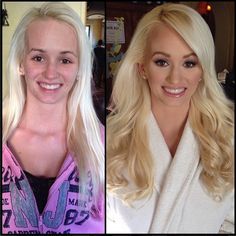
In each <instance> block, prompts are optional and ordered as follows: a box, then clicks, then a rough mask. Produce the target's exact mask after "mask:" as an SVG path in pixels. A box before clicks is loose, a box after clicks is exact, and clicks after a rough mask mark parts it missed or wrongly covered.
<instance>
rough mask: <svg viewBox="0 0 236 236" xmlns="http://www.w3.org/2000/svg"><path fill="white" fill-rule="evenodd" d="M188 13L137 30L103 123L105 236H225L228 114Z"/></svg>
mask: <svg viewBox="0 0 236 236" xmlns="http://www.w3.org/2000/svg"><path fill="white" fill-rule="evenodd" d="M214 58H215V54H214V42H213V38H212V35H211V32H210V29H209V27H208V25H207V24H206V22H205V21H204V19H203V18H202V17H201V16H200V15H199V14H198V13H197V12H196V11H195V10H194V9H192V8H190V7H188V6H185V5H182V4H173V3H167V4H163V5H161V6H158V7H156V8H154V9H153V10H151V11H150V12H148V13H147V14H146V15H144V17H143V18H142V19H141V20H140V22H139V23H138V26H137V28H136V31H135V33H134V36H133V38H132V40H131V43H130V46H129V48H128V50H127V52H126V54H125V57H124V58H123V61H122V62H121V64H120V67H119V69H118V71H117V74H116V79H115V84H114V88H113V93H112V100H111V105H110V109H111V113H110V114H109V117H108V119H107V191H108V195H107V232H109V233H110V232H116V233H118V232H119V233H121V232H123V233H131V232H132V233H217V232H223V231H226V232H233V226H232V224H233V217H232V214H231V213H232V212H233V202H234V200H233V199H234V195H233V130H234V129H233V125H234V124H233V106H232V104H231V102H230V101H229V100H228V99H227V98H226V97H225V95H224V93H223V90H222V88H221V86H220V85H219V84H218V82H217V77H216V72H215V67H214Z"/></svg>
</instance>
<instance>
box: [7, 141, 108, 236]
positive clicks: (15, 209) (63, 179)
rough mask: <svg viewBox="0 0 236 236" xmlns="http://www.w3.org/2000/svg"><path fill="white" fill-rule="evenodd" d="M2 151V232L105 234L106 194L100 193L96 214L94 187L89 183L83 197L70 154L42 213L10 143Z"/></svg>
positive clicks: (52, 187) (50, 191) (51, 189)
mask: <svg viewBox="0 0 236 236" xmlns="http://www.w3.org/2000/svg"><path fill="white" fill-rule="evenodd" d="M2 152H3V156H2V158H3V159H2V233H4V234H23V233H27V234H29V233H35V234H36V233H37V234H47V233H53V234H58V233H60V234H62V233H63V234H73V233H104V224H105V223H104V196H103V194H101V197H100V203H99V205H100V209H99V210H96V212H99V213H98V214H93V212H94V211H93V206H91V205H92V204H90V203H91V197H92V186H91V184H90V185H88V186H87V187H88V189H87V192H88V193H89V194H88V197H87V198H85V199H84V200H82V199H81V198H80V197H79V193H78V190H79V183H78V182H79V178H78V176H77V173H78V172H77V168H76V165H75V162H74V160H73V158H72V157H71V155H67V157H66V159H65V161H64V163H63V165H62V167H61V170H60V171H59V174H58V176H57V179H56V180H55V182H54V183H53V185H52V186H51V188H50V190H49V195H48V201H47V204H46V206H45V208H44V210H43V213H42V215H40V214H39V211H38V208H37V203H36V200H35V197H34V194H33V191H32V189H31V187H30V184H29V182H28V180H27V178H26V176H25V174H24V172H23V170H22V168H21V167H20V165H19V163H18V162H17V160H16V158H15V157H14V155H13V154H12V153H11V151H10V150H9V148H8V146H7V145H3V150H2ZM90 183H91V182H90Z"/></svg>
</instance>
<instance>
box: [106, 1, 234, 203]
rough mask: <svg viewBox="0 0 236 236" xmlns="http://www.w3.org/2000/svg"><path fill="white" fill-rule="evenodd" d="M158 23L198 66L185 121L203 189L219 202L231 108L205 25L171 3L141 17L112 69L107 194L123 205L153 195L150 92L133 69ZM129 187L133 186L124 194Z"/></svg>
mask: <svg viewBox="0 0 236 236" xmlns="http://www.w3.org/2000/svg"><path fill="white" fill-rule="evenodd" d="M163 23H164V24H166V25H168V26H169V27H171V28H173V29H174V30H175V31H176V32H177V33H179V35H180V36H181V37H182V38H183V39H184V40H185V42H186V43H187V44H188V45H189V46H190V48H192V50H193V51H194V52H195V54H196V55H197V57H198V59H199V62H200V64H201V67H202V70H203V78H202V81H201V82H200V84H199V86H198V88H197V91H196V92H195V94H194V95H193V96H192V98H191V102H190V110H189V121H190V125H191V127H192V130H193V132H194V134H195V136H196V138H197V141H198V144H199V150H200V160H201V165H202V167H203V170H202V173H201V177H200V178H201V181H202V182H203V186H204V187H205V188H204V189H206V190H207V192H208V193H210V194H211V196H212V198H214V199H217V198H218V197H220V199H222V198H223V196H224V195H225V194H226V193H227V192H228V191H229V190H230V189H232V186H233V166H234V165H233V144H232V140H233V130H234V129H233V126H234V123H233V104H232V103H231V102H230V101H229V100H228V99H227V98H226V96H225V95H224V92H223V90H222V88H221V86H220V85H219V83H218V81H217V77H216V72H215V61H214V60H215V51H214V41H213V38H212V35H211V32H210V29H209V27H208V25H207V24H206V22H205V21H204V19H203V18H202V17H201V16H200V15H199V14H198V13H197V12H196V11H195V10H193V9H192V8H190V7H187V6H185V5H182V4H173V3H167V4H163V5H161V6H158V7H156V8H154V9H153V10H151V11H150V12H148V13H147V14H146V15H144V17H143V18H142V19H141V20H140V22H139V23H138V26H137V28H136V31H135V33H134V36H133V38H132V40H131V43H130V46H129V48H128V50H127V52H126V54H125V57H124V58H123V60H122V62H121V64H120V67H119V69H118V70H117V74H116V78H115V84H114V88H113V92H112V99H111V108H112V112H111V113H110V115H109V117H108V119H107V189H108V191H110V192H111V193H115V194H117V195H118V196H119V197H120V198H121V199H122V200H123V201H124V202H125V203H131V202H132V201H134V200H136V199H141V198H144V197H146V196H150V195H151V193H152V191H153V188H154V172H155V170H154V167H153V166H154V165H153V160H152V157H151V152H150V150H149V143H148V142H149V141H148V138H147V127H146V121H147V119H146V118H147V114H148V113H149V112H150V111H151V104H150V92H149V87H148V84H147V81H146V80H144V79H142V78H141V76H140V74H139V72H138V69H137V64H138V63H143V60H144V55H145V48H146V45H147V39H148V37H149V34H150V31H151V30H152V29H153V28H156V27H158V25H159V24H163ZM130 183H132V184H133V186H135V187H134V188H132V189H130V190H127V188H126V186H127V185H128V184H130ZM132 184H131V185H132Z"/></svg>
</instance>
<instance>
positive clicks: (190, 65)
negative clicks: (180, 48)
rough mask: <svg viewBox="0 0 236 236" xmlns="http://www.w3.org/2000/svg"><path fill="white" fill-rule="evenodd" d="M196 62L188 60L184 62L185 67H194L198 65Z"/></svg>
mask: <svg viewBox="0 0 236 236" xmlns="http://www.w3.org/2000/svg"><path fill="white" fill-rule="evenodd" d="M196 64H197V63H196V62H195V61H186V62H185V63H184V67H186V68H193V67H194V66H196Z"/></svg>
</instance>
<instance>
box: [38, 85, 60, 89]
mask: <svg viewBox="0 0 236 236" xmlns="http://www.w3.org/2000/svg"><path fill="white" fill-rule="evenodd" d="M39 85H40V86H41V87H42V88H45V89H49V90H53V89H58V88H59V87H60V86H61V85H60V84H46V83H40V84H39Z"/></svg>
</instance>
